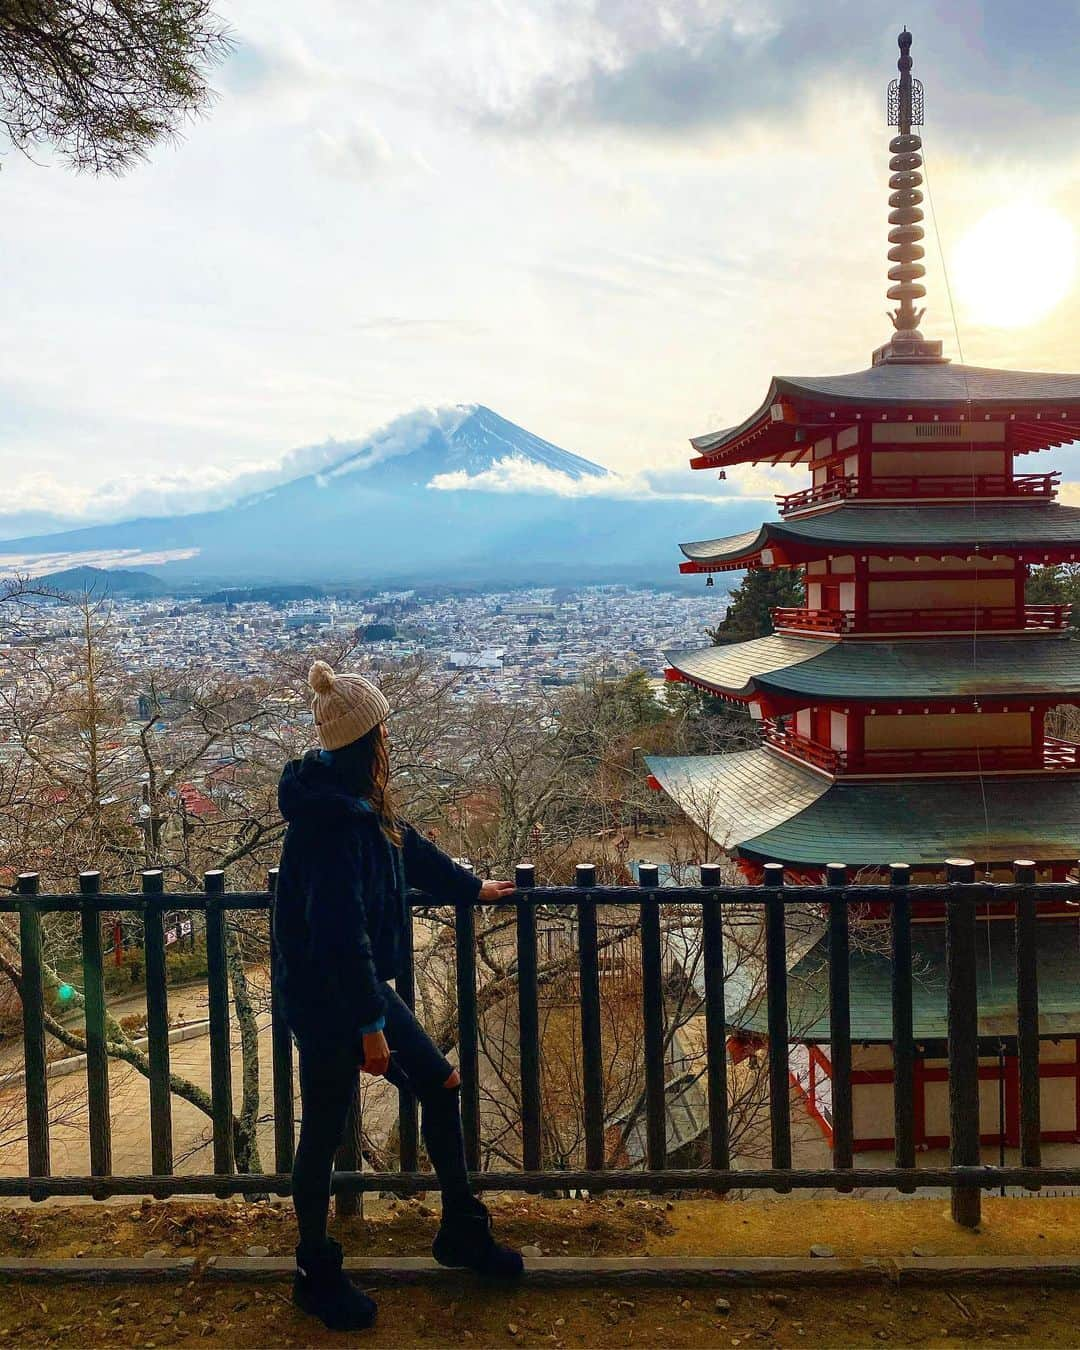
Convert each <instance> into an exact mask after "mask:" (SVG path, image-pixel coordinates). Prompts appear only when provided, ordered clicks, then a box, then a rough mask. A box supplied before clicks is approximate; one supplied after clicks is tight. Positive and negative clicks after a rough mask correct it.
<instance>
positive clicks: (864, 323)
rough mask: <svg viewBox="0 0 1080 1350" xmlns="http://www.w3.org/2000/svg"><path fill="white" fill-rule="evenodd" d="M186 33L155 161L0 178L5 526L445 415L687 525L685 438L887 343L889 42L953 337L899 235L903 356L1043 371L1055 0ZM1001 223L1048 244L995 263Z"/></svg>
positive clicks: (117, 505)
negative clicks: (908, 284) (568, 455)
mask: <svg viewBox="0 0 1080 1350" xmlns="http://www.w3.org/2000/svg"><path fill="white" fill-rule="evenodd" d="M219 13H220V14H221V16H222V18H224V19H225V20H226V22H227V23H228V24H229V26H230V27H231V30H232V34H233V38H234V41H235V47H234V50H233V53H232V55H231V56H230V57H229V58H228V59H227V61H226V62H225V63H224V64H223V65H222V66H221V68H220V69H219V70H218V71H217V72H216V74H215V76H214V81H213V82H214V85H215V88H216V91H217V97H216V101H215V103H214V106H213V107H212V108H211V109H210V110H209V112H208V113H207V115H206V116H205V117H203V118H201V119H199V120H198V121H196V122H195V123H193V124H192V125H190V126H189V127H187V128H186V130H185V134H184V137H183V139H182V140H181V141H180V143H179V144H177V145H176V146H162V147H159V148H158V149H156V150H155V151H154V152H153V154H152V156H151V158H150V160H149V162H147V163H145V164H142V165H139V166H137V167H135V168H134V169H132V170H131V171H129V172H128V174H127V175H126V176H124V177H123V178H121V179H119V180H117V179H113V178H97V179H95V178H93V177H88V176H76V175H74V174H73V173H71V172H70V171H69V170H68V169H66V168H65V167H64V166H63V165H62V164H60V163H59V162H57V161H54V160H52V159H51V158H50V156H49V155H48V154H43V155H39V156H38V162H36V163H31V162H29V161H28V160H26V159H24V158H22V157H21V156H19V155H18V154H16V153H14V152H9V153H7V154H6V155H4V157H3V158H2V160H0V197H2V199H3V202H4V209H3V210H2V211H0V260H2V263H0V266H2V269H3V276H4V285H3V291H4V301H3V305H2V307H0V471H2V473H3V477H4V485H5V492H4V494H3V501H2V503H0V515H2V516H7V517H9V518H10V517H14V518H17V519H18V521H19V522H24V521H25V522H26V523H27V524H28V525H29V527H30V528H36V525H37V523H38V520H39V519H48V518H51V517H61V518H63V519H70V520H92V519H116V518H120V517H122V516H126V515H131V514H135V513H147V512H149V513H156V512H167V511H171V510H175V509H197V508H199V507H202V506H205V505H217V504H220V503H222V502H224V501H227V500H229V499H230V497H232V496H235V495H236V493H237V492H238V491H239V490H240V488H241V487H242V485H244V484H250V483H251V482H252V481H260V482H264V481H272V480H273V479H274V478H275V477H282V476H286V475H287V474H288V473H290V472H293V471H295V469H296V467H297V466H298V465H303V464H305V463H308V462H310V461H311V460H312V459H313V458H314V460H315V461H317V460H319V459H320V457H321V458H323V459H325V458H326V457H327V455H328V454H329V453H331V452H328V451H326V449H325V443H326V442H328V441H329V440H331V439H333V440H337V441H342V440H344V441H354V440H356V439H359V438H361V437H363V436H365V435H366V434H368V433H369V432H371V431H372V430H373V429H375V428H377V427H379V426H381V425H383V424H385V423H387V422H389V421H391V420H392V419H394V418H395V417H398V416H400V415H401V414H404V413H408V412H410V411H411V410H414V409H416V408H419V407H439V406H443V405H453V404H460V403H469V402H480V403H484V404H487V405H488V406H489V407H492V408H494V409H495V410H496V411H497V412H499V413H500V414H502V415H503V416H504V417H507V418H510V419H511V420H513V421H515V422H518V423H520V424H521V425H523V426H525V427H527V428H528V429H529V430H530V431H532V432H534V433H536V434H537V435H539V436H542V437H545V438H546V439H548V440H550V441H553V442H555V443H556V444H558V445H561V446H564V447H565V448H567V449H569V450H572V451H574V452H575V453H577V454H580V455H584V456H586V457H587V458H589V459H592V460H596V461H598V462H599V463H601V464H604V465H606V466H608V467H610V468H612V469H614V470H616V471H618V472H619V473H620V474H624V475H641V474H642V473H643V472H652V473H654V474H655V475H662V476H663V478H664V481H665V482H667V483H669V484H670V483H671V482H674V481H675V480H676V479H677V478H678V477H679V476H680V475H682V474H683V472H684V471H685V477H686V487H687V489H688V490H689V489H694V490H699V491H700V490H704V487H703V485H702V484H700V483H697V482H691V481H690V480H691V475H690V473H689V470H688V469H686V467H685V466H686V460H687V458H688V455H689V448H688V446H687V438H688V437H689V436H692V435H697V434H701V433H704V432H706V431H709V430H713V429H715V428H717V427H720V426H726V425H730V424H731V423H733V422H737V421H740V420H742V418H743V417H744V416H746V415H747V414H748V413H749V412H750V411H752V410H753V409H754V408H755V407H757V406H758V404H759V403H760V401H761V398H762V397H763V395H764V392H765V389H766V387H767V383H768V380H769V378H770V376H771V375H773V374H818V373H833V372H840V371H845V370H855V369H860V368H862V367H864V366H865V365H867V364H868V363H869V357H870V353H871V351H872V350H873V348H874V347H876V346H878V345H880V344H881V343H882V342H884V341H885V340H886V339H887V337H888V334H889V331H890V324H889V322H888V319H887V318H886V309H887V302H886V300H885V294H884V292H885V289H886V284H887V283H886V281H885V272H886V267H887V264H886V260H885V253H886V247H887V245H886V239H885V235H886V230H887V225H886V214H887V209H888V207H887V195H888V188H887V178H888V140H889V135H890V132H889V129H888V128H887V126H886V125H885V87H886V85H887V83H888V81H889V79H891V78H892V77H893V75H895V71H896V67H895V61H896V56H897V49H896V41H895V39H896V33H897V31H898V30H899V28H900V26H901V21H903V22H906V24H907V25H908V27H910V28H911V29H912V31H913V33H914V46H913V55H914V57H915V74H916V75H917V76H919V77H920V78H921V79H922V80H923V82H924V84H925V87H926V126H925V128H924V131H923V134H924V141H925V147H926V155H927V169H928V176H929V185H930V190H931V196H932V201H933V208H934V210H933V214H934V218H935V219H936V226H937V231H938V234H939V236H940V243H941V248H942V252H943V256H944V258H945V261H946V264H947V266H948V271H949V275H950V277H951V278H952V280H953V282H954V285H953V297H952V298H953V300H954V302H955V323H954V313H953V311H952V310H951V309H950V303H949V293H948V291H947V288H946V285H945V281H944V278H943V275H942V268H941V265H940V261H939V258H938V242H937V239H936V238H935V235H934V231H933V229H931V230H930V231H929V235H930V237H929V239H928V245H929V247H928V254H929V256H928V264H929V276H928V279H927V285H928V289H929V296H928V301H927V304H928V310H927V315H926V319H925V321H924V323H923V331H924V333H925V334H926V335H927V336H928V337H940V338H942V339H943V340H944V342H945V347H946V350H947V352H948V353H949V354H950V355H952V356H953V357H954V358H957V357H958V356H959V354H960V352H961V351H962V354H963V357H964V358H965V359H966V360H967V361H968V362H969V363H971V364H976V365H1003V366H1011V367H1014V368H1022V369H1046V370H1069V369H1080V350H1077V346H1078V344H1077V342H1076V338H1075V334H1076V333H1077V332H1080V291H1078V287H1077V285H1076V283H1075V281H1074V280H1073V279H1072V268H1073V266H1074V262H1075V259H1074V249H1073V230H1074V225H1077V224H1080V104H1078V102H1077V100H1076V98H1075V90H1074V79H1075V76H1074V59H1075V52H1076V49H1077V34H1078V32H1080V0H1071V2H1069V3H1065V2H1064V0H1040V3H1039V4H1038V5H1031V4H1022V3H1017V2H1014V0H1008V2H1007V3H1006V2H1002V0H994V2H991V3H975V2H974V0H905V4H904V5H903V6H902V7H894V6H891V5H883V4H879V3H876V0H859V2H858V3H856V2H855V0H819V3H818V4H816V5H814V6H812V7H811V6H807V5H806V4H805V3H803V2H802V0H755V2H754V3H741V2H734V0H733V2H731V3H726V2H724V0H666V3H664V2H661V3H655V4H644V3H641V0H437V3H435V4H432V3H431V0H365V3H364V4H363V5H357V4H353V3H348V2H347V0H336V2H335V0H305V3H304V4H303V5H297V4H296V3H295V0H289V3H285V0H222V3H221V4H220V6H219ZM1002 207H1009V208H1013V209H1014V211H1015V209H1016V208H1020V209H1021V219H1022V220H1023V219H1025V217H1023V215H1022V212H1023V211H1027V212H1028V213H1029V215H1030V216H1031V218H1033V219H1035V220H1036V222H1039V221H1043V222H1044V223H1045V221H1046V220H1047V219H1049V220H1050V221H1051V223H1052V224H1053V226H1054V228H1053V229H1051V230H1050V233H1049V235H1047V236H1046V238H1047V240H1049V243H1047V245H1046V246H1045V247H1043V246H1042V239H1043V236H1042V235H1040V234H1038V232H1036V237H1035V238H1034V242H1032V240H1031V239H1020V240H1019V241H1018V240H1017V238H1016V237H1015V235H1009V234H1008V232H1007V231H1006V232H1005V233H1002V227H1001V226H1000V224H999V225H998V226H995V225H994V224H993V222H994V221H995V220H997V216H995V215H994V213H995V212H999V213H1000V210H1001V208H1002ZM1032 213H1033V214H1032ZM988 218H989V219H990V222H991V228H990V230H989V234H987V228H986V221H987V219H988ZM980 228H981V229H982V235H979V234H978V230H979V229H980ZM995 231H996V232H995ZM973 232H974V233H973ZM972 239H974V240H975V243H974V244H973V243H972ZM980 240H981V242H980ZM1051 245H1052V247H1051ZM1031 266H1035V267H1036V268H1038V267H1040V266H1041V267H1042V269H1043V271H1042V274H1041V275H1040V276H1039V277H1037V278H1036V280H1038V281H1041V282H1043V283H1045V284H1047V285H1049V292H1050V295H1049V303H1048V305H1047V306H1044V307H1043V312H1041V313H1040V314H1038V315H1035V316H1034V317H1032V316H1030V315H1026V314H1024V313H1023V311H1024V304H1023V300H1024V298H1025V296H1030V294H1031V293H1032V291H1031V282H1030V279H1029V277H1028V274H1027V272H1025V268H1028V269H1030V267H1031ZM1018 315H1019V316H1020V317H1019V321H1018V317H1017V316H1018ZM310 447H316V449H314V450H312V449H310ZM298 451H300V453H299V454H298V453H297V452H298ZM1043 458H1046V457H1043V456H1040V457H1039V459H1040V461H1041V460H1042V459H1043ZM1057 462H1059V463H1063V464H1064V465H1065V467H1066V471H1067V474H1068V475H1069V476H1071V477H1074V478H1077V479H1080V456H1077V455H1076V452H1066V453H1065V454H1064V455H1062V454H1060V453H1059V454H1058V456H1057ZM1024 467H1025V468H1035V467H1038V468H1042V467H1043V465H1042V463H1041V462H1040V463H1039V464H1038V466H1036V465H1035V464H1034V462H1033V461H1032V460H1028V461H1026V463H1025V465H1024ZM694 477H695V478H702V477H704V476H703V475H696V476H694ZM636 481H642V482H644V481H647V480H645V479H641V478H640V477H639V478H638V479H637V480H636ZM771 486H772V485H771V483H769V482H764V483H763V479H762V476H761V473H760V471H758V472H756V473H755V471H753V470H746V471H738V472H737V473H736V474H735V475H734V476H733V482H732V483H731V484H730V485H729V490H730V491H733V492H735V493H745V494H746V495H749V496H757V495H762V494H764V493H767V492H768V491H769V490H770V489H771ZM1070 491H1072V492H1073V493H1074V500H1077V501H1080V490H1078V489H1077V488H1076V487H1075V486H1074V485H1070ZM6 532H7V533H9V534H10V533H11V532H12V531H11V530H10V529H9V530H7V531H6Z"/></svg>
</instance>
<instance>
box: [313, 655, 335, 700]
mask: <svg viewBox="0 0 1080 1350" xmlns="http://www.w3.org/2000/svg"><path fill="white" fill-rule="evenodd" d="M335 678H336V677H335V675H334V672H333V670H332V669H331V667H330V666H328V665H327V664H326V662H325V661H315V662H313V663H312V666H311V669H310V670H309V671H308V677H307V682H308V684H309V685H310V686H311V688H312V689H313V690H314V691H315V693H316V694H328V693H329V692H330V690H331V689H333V687H334V680H335Z"/></svg>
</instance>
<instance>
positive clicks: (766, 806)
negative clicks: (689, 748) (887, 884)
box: [647, 750, 1080, 868]
mask: <svg viewBox="0 0 1080 1350" xmlns="http://www.w3.org/2000/svg"><path fill="white" fill-rule="evenodd" d="M647 763H648V767H649V771H650V773H652V775H653V776H654V777H655V778H656V780H657V781H658V782H659V784H660V786H661V787H662V788H663V790H664V791H665V792H667V794H668V795H669V796H670V797H671V798H672V799H673V800H674V801H675V802H676V803H677V805H678V806H680V807H681V808H682V810H683V811H685V812H686V814H687V815H688V816H689V817H690V818H691V819H692V820H693V821H694V822H695V823H696V824H697V825H698V826H699V827H700V828H701V829H703V830H704V831H705V833H706V834H708V835H709V837H710V838H711V839H713V840H714V841H715V842H716V843H717V844H718V845H720V847H721V848H724V849H727V850H730V851H732V852H737V853H738V854H739V855H740V856H741V857H744V858H747V859H751V860H754V861H758V862H769V861H778V862H783V863H789V864H791V865H792V866H807V867H822V866H824V865H825V864H826V863H830V862H846V863H848V864H849V865H850V866H853V867H885V866H888V864H889V863H891V862H907V863H910V864H911V865H912V866H913V867H935V868H939V867H941V866H942V865H943V862H944V859H946V858H950V857H962V858H974V859H976V860H977V861H978V862H980V863H982V862H989V863H1009V862H1012V861H1014V860H1015V859H1016V858H1032V859H1034V860H1035V861H1036V862H1040V863H1052V862H1068V861H1071V860H1073V859H1074V857H1075V855H1076V834H1075V822H1076V820H1077V819H1080V778H1074V777H1071V776H1070V777H1055V776H1053V775H1041V776H1034V775H1033V776H1031V777H1015V778H988V779H986V780H985V782H984V784H983V791H980V789H979V787H978V785H977V784H975V783H968V782H964V781H962V780H939V781H927V780H921V781H907V782H906V781H903V780H890V781H887V782H880V781H879V782H854V781H851V782H844V781H842V780H841V781H837V782H830V781H829V780H827V779H824V778H822V777H820V776H819V775H817V774H814V773H812V772H811V771H810V770H809V769H803V768H801V767H800V766H798V765H796V764H792V763H788V762H786V761H782V760H780V759H779V758H778V757H776V756H775V755H770V754H769V753H768V752H767V751H766V750H748V751H742V752H740V753H738V754H732V755H702V756H697V757H687V758H650V759H649V760H648V761H647ZM984 793H985V796H984ZM984 802H985V809H984ZM984 810H985V813H984Z"/></svg>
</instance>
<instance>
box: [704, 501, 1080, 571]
mask: <svg viewBox="0 0 1080 1350" xmlns="http://www.w3.org/2000/svg"><path fill="white" fill-rule="evenodd" d="M771 543H777V544H785V543H790V544H793V545H798V546H799V547H800V548H801V550H802V551H804V552H805V551H806V550H810V551H811V552H814V553H815V554H820V555H821V556H822V557H824V556H826V555H828V554H830V553H836V552H837V551H843V550H858V549H862V548H866V549H873V550H880V549H882V548H885V549H888V548H893V549H895V550H897V551H898V552H900V551H903V550H910V549H913V548H920V547H921V548H926V549H949V548H955V550H956V551H961V550H962V551H963V552H964V553H965V554H966V553H975V552H978V553H982V554H986V555H989V554H992V553H994V552H1002V551H1018V550H1029V551H1030V550H1038V549H1043V548H1045V549H1050V548H1069V549H1071V548H1075V550H1076V552H1077V554H1080V507H1075V506H1060V505H1059V504H1058V503H1057V502H1007V503H1000V502H997V503H990V502H987V503H980V504H978V505H977V507H976V509H974V510H973V509H972V507H971V504H970V503H967V504H962V505H960V504H958V505H956V506H871V505H867V504H859V503H856V502H843V503H841V504H840V505H839V506H835V507H832V508H831V509H829V510H827V511H818V512H815V513H814V514H813V515H809V516H795V517H793V518H790V519H786V520H770V521H766V522H765V524H764V525H762V526H761V528H760V529H759V530H758V531H757V532H756V533H755V532H754V531H746V532H744V533H743V534H734V535H729V536H727V537H726V538H723V539H703V540H699V541H697V542H696V543H691V544H681V545H680V546H679V547H680V548H681V549H682V551H683V553H684V554H685V555H686V556H687V558H689V559H690V560H691V561H692V562H703V563H721V562H733V561H736V560H738V559H739V558H743V557H750V556H752V555H753V554H755V553H757V552H759V551H760V550H761V549H763V548H767V547H768V546H769V544H771Z"/></svg>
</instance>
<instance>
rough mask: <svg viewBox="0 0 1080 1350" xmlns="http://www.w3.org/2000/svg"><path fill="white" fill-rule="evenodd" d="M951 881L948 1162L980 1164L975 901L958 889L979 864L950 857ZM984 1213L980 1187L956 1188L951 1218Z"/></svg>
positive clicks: (962, 1220) (961, 1220)
mask: <svg viewBox="0 0 1080 1350" xmlns="http://www.w3.org/2000/svg"><path fill="white" fill-rule="evenodd" d="M945 875H946V879H947V880H948V881H949V882H950V883H951V884H953V885H955V886H957V888H958V889H957V892H956V894H955V895H953V896H952V897H950V899H949V900H948V901H947V909H946V920H945V935H946V936H945V960H946V970H947V980H948V1023H949V1159H950V1162H951V1164H952V1166H953V1167H977V1166H978V1164H979V1003H978V982H977V976H976V954H975V938H976V923H975V918H976V915H975V900H974V899H973V897H972V896H971V895H970V894H964V893H963V892H962V891H960V890H959V887H960V886H962V885H971V884H972V883H974V881H975V864H974V863H973V862H972V861H971V860H970V859H968V858H950V859H949V860H948V861H947V862H946V864H945ZM981 1214H982V1192H981V1191H980V1190H979V1188H978V1186H953V1188H952V1216H953V1218H954V1219H955V1221H956V1222H957V1223H958V1224H961V1225H962V1226H963V1227H964V1228H977V1227H978V1225H979V1219H980V1217H981Z"/></svg>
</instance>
